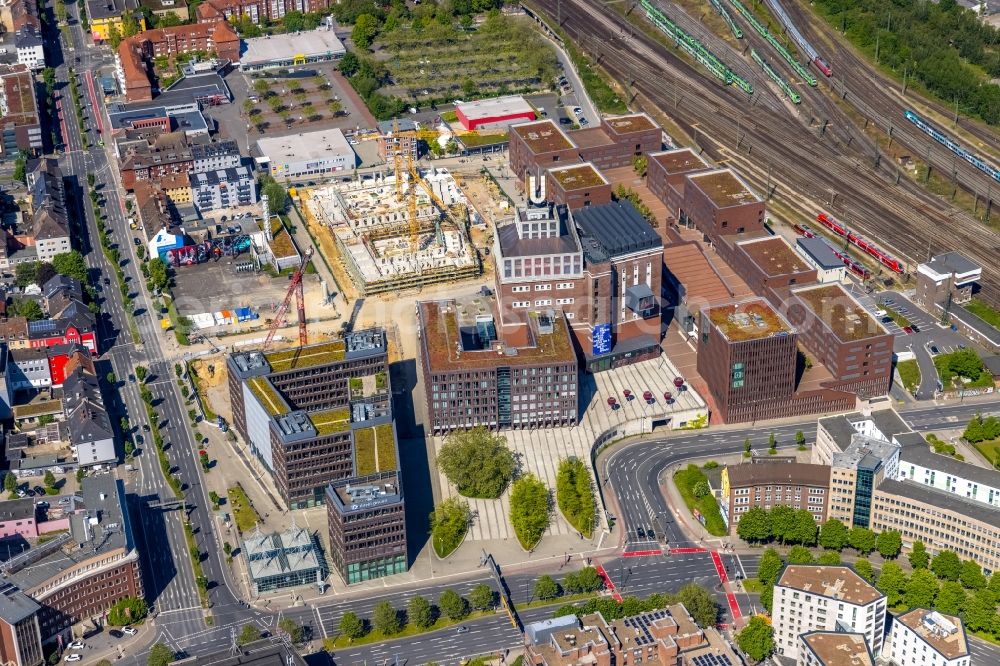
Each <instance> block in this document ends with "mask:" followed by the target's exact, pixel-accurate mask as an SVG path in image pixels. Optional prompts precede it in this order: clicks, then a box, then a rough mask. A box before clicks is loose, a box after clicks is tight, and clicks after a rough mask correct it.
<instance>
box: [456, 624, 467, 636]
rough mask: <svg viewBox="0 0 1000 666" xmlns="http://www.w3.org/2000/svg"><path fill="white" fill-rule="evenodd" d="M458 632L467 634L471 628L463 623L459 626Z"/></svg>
mask: <svg viewBox="0 0 1000 666" xmlns="http://www.w3.org/2000/svg"><path fill="white" fill-rule="evenodd" d="M456 633H459V634H467V633H469V628H468V627H467V626H465V625H464V624H463V625H462V626H461V627H459V628H458V631H457V632H456Z"/></svg>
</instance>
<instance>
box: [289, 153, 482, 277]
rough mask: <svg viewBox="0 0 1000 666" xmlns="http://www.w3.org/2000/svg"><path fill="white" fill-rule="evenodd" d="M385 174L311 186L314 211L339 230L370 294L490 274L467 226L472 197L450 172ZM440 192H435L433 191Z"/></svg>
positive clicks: (346, 257)
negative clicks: (417, 176) (469, 198)
mask: <svg viewBox="0 0 1000 666" xmlns="http://www.w3.org/2000/svg"><path fill="white" fill-rule="evenodd" d="M419 177H420V180H421V181H423V182H422V183H419V182H417V181H415V180H414V178H413V177H412V175H411V173H408V172H406V171H401V172H400V174H399V182H398V183H397V180H396V179H397V175H396V174H395V173H393V172H388V173H377V174H373V175H369V176H363V177H359V178H357V179H354V180H351V181H349V182H340V183H335V184H331V185H328V186H325V187H319V188H314V189H310V190H306V191H303V192H302V194H303V198H304V199H305V209H306V211H307V215H312V216H314V217H315V218H316V219H317V220H318V221H319V222H321V223H323V224H325V225H327V226H328V227H330V229H331V230H332V232H333V237H334V239H335V240H336V244H337V250H338V252H339V253H340V255H341V259H342V261H343V265H344V266H345V267H346V268H347V272H348V274H349V275H350V277H351V280H352V281H353V282H354V284H355V286H356V287H357V288H358V290H359V291H360V292H361V293H362V294H364V295H371V294H378V293H383V292H391V291H399V290H403V289H412V288H414V287H420V286H423V285H428V284H435V283H439V282H450V281H452V280H460V279H464V278H468V277H474V276H476V275H479V274H480V273H481V272H482V266H481V263H480V261H479V256H478V254H477V253H476V250H475V247H474V246H473V245H472V242H471V240H470V239H469V235H468V231H467V226H466V224H465V222H466V218H467V215H468V208H467V202H466V199H465V196H464V195H463V194H462V192H461V190H460V189H459V188H458V185H457V183H456V182H455V179H454V178H453V177H452V176H451V174H450V173H449V172H448V171H446V170H434V169H431V170H427V171H421V172H420V173H419ZM432 193H433V194H432Z"/></svg>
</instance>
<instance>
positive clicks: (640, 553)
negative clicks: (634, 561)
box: [622, 550, 663, 557]
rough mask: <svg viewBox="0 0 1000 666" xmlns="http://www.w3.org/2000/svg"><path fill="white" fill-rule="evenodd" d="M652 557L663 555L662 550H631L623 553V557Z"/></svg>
mask: <svg viewBox="0 0 1000 666" xmlns="http://www.w3.org/2000/svg"><path fill="white" fill-rule="evenodd" d="M652 555H663V551H662V550H629V551H625V552H624V553H622V557H650V556H652Z"/></svg>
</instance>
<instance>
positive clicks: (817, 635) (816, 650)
mask: <svg viewBox="0 0 1000 666" xmlns="http://www.w3.org/2000/svg"><path fill="white" fill-rule="evenodd" d="M844 664H850V666H875V657H874V656H873V655H872V650H871V648H870V647H868V642H867V641H866V640H865V637H864V636H863V635H862V634H851V633H842V632H839V631H810V632H808V633H805V634H802V635H801V636H799V658H798V659H796V660H795V666H844Z"/></svg>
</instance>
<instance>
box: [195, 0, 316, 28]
mask: <svg viewBox="0 0 1000 666" xmlns="http://www.w3.org/2000/svg"><path fill="white" fill-rule="evenodd" d="M329 6H330V0H205V2H202V3H201V4H200V5H198V9H197V17H198V23H210V22H213V21H219V20H227V21H236V20H238V19H239V18H241V17H243V16H246V17H247V18H248V19H249V20H250V21H251V22H252V23H260V22H261V21H262V20H264V19H266V20H268V21H280V20H281V19H282V18H283V17H284V16H285V14H287V13H288V12H302V13H303V14H311V13H313V12H319V11H323V10H324V9H327V8H328V7H329Z"/></svg>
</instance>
